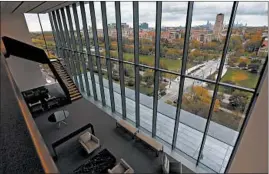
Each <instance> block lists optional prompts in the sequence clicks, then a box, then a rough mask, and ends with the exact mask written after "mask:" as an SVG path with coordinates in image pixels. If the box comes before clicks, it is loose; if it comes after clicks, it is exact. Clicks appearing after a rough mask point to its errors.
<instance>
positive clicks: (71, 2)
mask: <svg viewBox="0 0 269 174" xmlns="http://www.w3.org/2000/svg"><path fill="white" fill-rule="evenodd" d="M74 3H76V2H75V1H68V2H65V3H63V4H60V5H58V6H55V7H54V8H51V9H49V10H47V11H46V13H47V12H51V11H53V10H56V9H59V8H62V7H65V6H68V5H71V4H74Z"/></svg>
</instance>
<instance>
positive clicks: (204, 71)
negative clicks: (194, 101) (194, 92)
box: [161, 59, 226, 101]
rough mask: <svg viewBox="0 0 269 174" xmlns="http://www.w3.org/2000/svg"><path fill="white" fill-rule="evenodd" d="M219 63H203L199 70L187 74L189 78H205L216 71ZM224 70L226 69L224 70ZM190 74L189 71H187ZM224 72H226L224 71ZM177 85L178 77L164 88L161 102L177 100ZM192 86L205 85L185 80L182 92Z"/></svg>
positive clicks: (216, 61) (213, 61)
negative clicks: (164, 93)
mask: <svg viewBox="0 0 269 174" xmlns="http://www.w3.org/2000/svg"><path fill="white" fill-rule="evenodd" d="M219 63H220V59H218V60H210V61H208V62H205V63H203V64H201V65H203V66H200V69H198V70H196V71H195V72H193V73H191V74H189V75H190V76H194V77H199V78H203V79H205V78H207V77H208V76H210V75H211V74H213V73H214V72H215V71H217V70H218V67H219ZM224 69H226V68H224ZM188 71H189V70H188ZM189 72H190V71H189ZM225 72H226V71H225ZM179 83H180V76H178V77H177V78H176V79H174V80H172V81H171V84H170V85H167V86H166V89H167V90H166V95H165V96H163V97H162V98H161V100H163V101H167V100H170V101H175V100H177V98H178V89H179ZM193 85H201V86H202V85H206V84H205V83H202V82H201V81H197V80H193V79H189V78H186V79H185V82H184V91H186V90H188V88H190V87H191V86H193Z"/></svg>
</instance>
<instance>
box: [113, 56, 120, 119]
mask: <svg viewBox="0 0 269 174" xmlns="http://www.w3.org/2000/svg"><path fill="white" fill-rule="evenodd" d="M111 66H112V80H113V90H114V100H115V109H116V111H117V112H119V113H121V114H122V103H121V90H120V74H119V63H118V62H116V61H111Z"/></svg>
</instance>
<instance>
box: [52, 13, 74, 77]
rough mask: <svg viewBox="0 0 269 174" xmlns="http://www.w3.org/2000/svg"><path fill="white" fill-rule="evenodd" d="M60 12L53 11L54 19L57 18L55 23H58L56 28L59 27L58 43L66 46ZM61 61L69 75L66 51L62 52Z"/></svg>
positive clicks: (69, 65) (69, 66)
mask: <svg viewBox="0 0 269 174" xmlns="http://www.w3.org/2000/svg"><path fill="white" fill-rule="evenodd" d="M59 11H60V10H55V12H56V18H57V21H58V27H59V32H60V33H59V35H60V38H61V40H60V42H62V45H63V46H65V47H66V46H67V43H66V42H67V41H66V40H67V38H65V37H64V30H63V26H62V21H61V17H60V12H59ZM63 56H64V57H62V58H63V60H64V61H65V64H66V65H67V69H68V72H69V74H70V72H71V63H70V61H69V54H68V51H67V50H63Z"/></svg>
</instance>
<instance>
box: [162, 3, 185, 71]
mask: <svg viewBox="0 0 269 174" xmlns="http://www.w3.org/2000/svg"><path fill="white" fill-rule="evenodd" d="M186 14H187V3H186V2H163V5H162V22H161V23H162V31H161V59H160V68H161V69H166V70H170V71H175V72H179V71H180V69H181V58H182V54H183V45H184V29H185V24H186Z"/></svg>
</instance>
